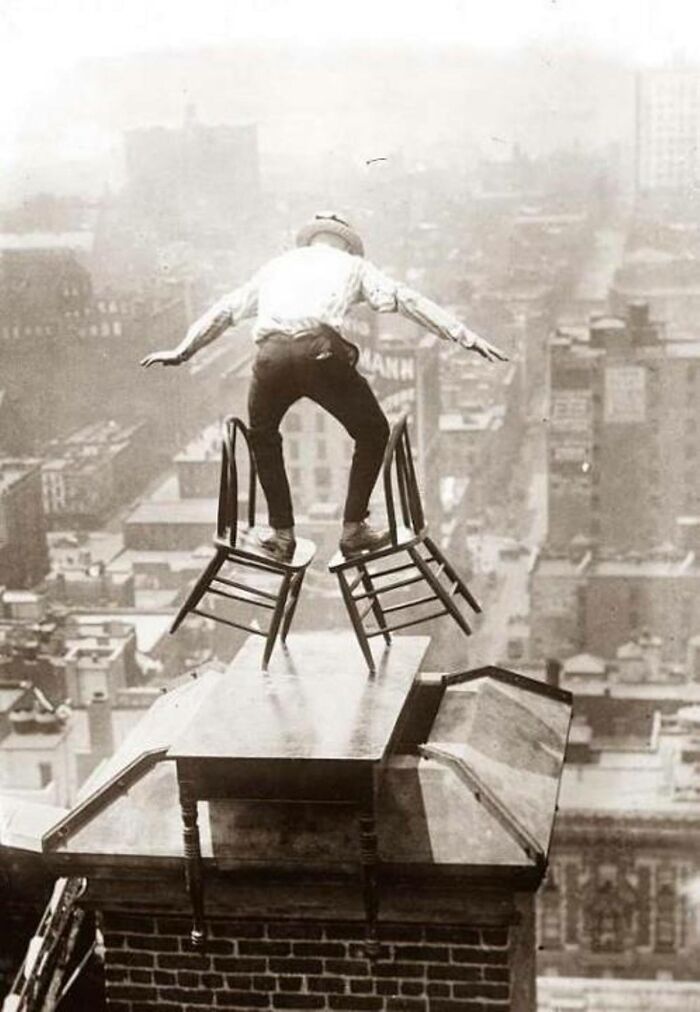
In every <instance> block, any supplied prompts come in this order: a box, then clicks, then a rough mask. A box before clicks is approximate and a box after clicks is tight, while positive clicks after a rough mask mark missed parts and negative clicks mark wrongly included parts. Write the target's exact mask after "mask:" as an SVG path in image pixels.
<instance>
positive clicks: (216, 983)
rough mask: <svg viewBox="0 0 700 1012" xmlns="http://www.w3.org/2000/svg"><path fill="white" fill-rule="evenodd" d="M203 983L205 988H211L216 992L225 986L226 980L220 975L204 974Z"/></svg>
mask: <svg viewBox="0 0 700 1012" xmlns="http://www.w3.org/2000/svg"><path fill="white" fill-rule="evenodd" d="M201 981H202V986H203V987H211V988H213V990H214V991H216V990H217V989H218V988H220V987H223V986H224V978H223V976H222V975H221V974H220V973H203V974H202V977H201Z"/></svg>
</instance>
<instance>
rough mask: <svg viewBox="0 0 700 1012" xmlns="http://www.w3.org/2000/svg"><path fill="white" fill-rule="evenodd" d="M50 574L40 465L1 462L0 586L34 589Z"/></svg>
mask: <svg viewBox="0 0 700 1012" xmlns="http://www.w3.org/2000/svg"><path fill="white" fill-rule="evenodd" d="M48 571H49V553H48V546H47V543H46V519H45V516H44V508H43V504H42V496H41V469H40V464H39V461H37V460H31V459H27V458H21V459H17V460H13V459H7V458H0V586H3V585H4V586H6V587H12V588H26V587H32V586H33V585H34V584H36V583H38V582H39V580H41V578H42V577H43V576H45V575H46V573H47V572H48Z"/></svg>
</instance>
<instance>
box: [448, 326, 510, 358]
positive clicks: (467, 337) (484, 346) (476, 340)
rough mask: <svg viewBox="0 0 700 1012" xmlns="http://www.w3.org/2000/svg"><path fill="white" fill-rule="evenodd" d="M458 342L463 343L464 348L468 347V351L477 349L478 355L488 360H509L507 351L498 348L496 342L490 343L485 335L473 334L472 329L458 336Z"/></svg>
mask: <svg viewBox="0 0 700 1012" xmlns="http://www.w3.org/2000/svg"><path fill="white" fill-rule="evenodd" d="M457 344H459V345H461V346H462V348H466V349H467V351H475V352H476V353H477V355H481V357H482V358H485V359H486V361H487V362H507V361H508V356H507V355H506V354H505V352H503V351H501V349H500V348H497V347H496V345H495V344H490V343H489V342H488V341H485V340H484V338H483V337H479V335H478V334H473V333H472V332H471V331H467V332H466V333H465V334H464V335H463V336H462V337H458V338H457Z"/></svg>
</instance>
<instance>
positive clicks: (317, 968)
mask: <svg viewBox="0 0 700 1012" xmlns="http://www.w3.org/2000/svg"><path fill="white" fill-rule="evenodd" d="M270 970H271V972H272V973H292V974H293V973H315V974H321V973H323V963H322V962H321V960H320V959H291V958H290V959H271V960H270Z"/></svg>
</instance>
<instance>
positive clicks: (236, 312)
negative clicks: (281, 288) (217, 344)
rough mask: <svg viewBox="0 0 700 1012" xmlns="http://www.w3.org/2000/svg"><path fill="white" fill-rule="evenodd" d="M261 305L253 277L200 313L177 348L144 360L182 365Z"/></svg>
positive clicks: (146, 365) (154, 353) (148, 362)
mask: <svg viewBox="0 0 700 1012" xmlns="http://www.w3.org/2000/svg"><path fill="white" fill-rule="evenodd" d="M257 306H258V287H257V284H256V281H255V278H253V279H252V280H251V281H249V282H248V283H247V284H245V285H242V286H241V287H240V288H236V289H235V290H234V291H233V292H229V294H228V295H224V297H223V298H221V299H219V301H218V302H215V303H214V305H213V306H212V307H211V308H210V309H208V310H207V311H206V313H204V315H203V316H200V318H199V319H198V320H196V321H195V322H194V323H193V324H192V326H191V327H190V328H189V330H188V331H187V334H186V335H185V337H184V338H183V340H182V341H180V343H179V344H178V346H177V347H176V348H173V349H172V350H171V351H154V352H152V353H151V354H150V355H146V357H145V358H143V359H142V360H141V365H143V366H145V367H146V368H148V367H149V366H150V365H155V363H157V362H160V363H161V364H162V365H180V364H181V363H182V362H186V361H187V359H188V358H192V356H193V355H195V354H196V353H197V352H198V351H199V349H200V348H203V347H204V346H205V345H207V344H211V342H212V341H215V340H216V338H217V337H219V336H220V335H221V334H223V332H224V331H225V330H227V329H228V328H229V327H235V325H236V324H237V323H239V322H240V321H241V320H245V319H246V318H247V317H249V316H253V315H254V313H255V312H256V310H257Z"/></svg>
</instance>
